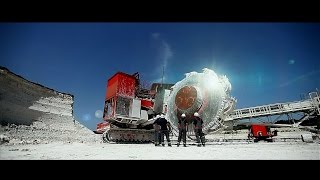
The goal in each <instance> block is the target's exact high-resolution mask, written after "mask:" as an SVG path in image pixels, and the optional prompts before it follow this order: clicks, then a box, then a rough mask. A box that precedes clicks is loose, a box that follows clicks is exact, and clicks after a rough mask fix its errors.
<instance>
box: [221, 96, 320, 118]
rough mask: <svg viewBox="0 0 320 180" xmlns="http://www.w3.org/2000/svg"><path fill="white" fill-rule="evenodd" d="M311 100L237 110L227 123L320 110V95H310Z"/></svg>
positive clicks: (319, 112)
mask: <svg viewBox="0 0 320 180" xmlns="http://www.w3.org/2000/svg"><path fill="white" fill-rule="evenodd" d="M309 95H310V99H307V100H303V101H294V102H289V103H276V104H269V105H264V106H256V107H251V108H243V109H237V110H235V111H234V112H233V113H231V114H230V115H229V116H228V117H227V118H226V120H225V121H231V120H238V119H244V118H254V117H260V116H268V115H276V114H283V113H290V112H299V111H306V110H317V111H318V114H320V110H319V102H320V100H319V95H318V93H316V92H312V93H309Z"/></svg>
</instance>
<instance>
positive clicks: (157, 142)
mask: <svg viewBox="0 0 320 180" xmlns="http://www.w3.org/2000/svg"><path fill="white" fill-rule="evenodd" d="M159 118H160V116H159V115H157V116H156V117H154V122H153V128H154V145H155V146H159V145H160V141H161V138H160V126H159V124H158V121H159Z"/></svg>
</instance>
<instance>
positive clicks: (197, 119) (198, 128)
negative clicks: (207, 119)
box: [193, 112, 205, 147]
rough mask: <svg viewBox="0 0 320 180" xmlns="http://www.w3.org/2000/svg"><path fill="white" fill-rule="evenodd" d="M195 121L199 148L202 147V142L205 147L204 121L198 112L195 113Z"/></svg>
mask: <svg viewBox="0 0 320 180" xmlns="http://www.w3.org/2000/svg"><path fill="white" fill-rule="evenodd" d="M193 116H194V119H193V125H194V132H195V134H196V138H197V144H198V145H197V146H199V147H200V146H201V144H200V141H201V143H202V145H203V146H205V142H204V141H205V139H204V133H203V132H202V125H203V120H202V119H201V118H200V116H199V114H198V112H195V113H194V114H193Z"/></svg>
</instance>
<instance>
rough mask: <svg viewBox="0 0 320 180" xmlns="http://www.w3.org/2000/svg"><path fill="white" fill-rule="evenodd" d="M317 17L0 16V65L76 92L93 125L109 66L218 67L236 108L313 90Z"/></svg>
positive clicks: (319, 39)
mask: <svg viewBox="0 0 320 180" xmlns="http://www.w3.org/2000/svg"><path fill="white" fill-rule="evenodd" d="M319 32H320V23H279V22H278V23H0V65H1V66H4V67H7V68H8V69H10V70H11V71H13V72H14V73H16V74H19V75H21V76H23V77H25V78H26V79H28V80H31V81H33V82H37V83H40V84H42V85H45V86H47V87H50V88H53V89H56V90H58V91H61V92H66V93H70V94H73V95H74V96H75V104H74V112H75V117H76V119H77V120H79V121H80V122H81V123H83V124H84V125H86V126H87V127H88V128H90V129H92V130H94V129H95V128H96V124H97V123H98V122H101V121H102V120H101V119H98V118H96V117H95V112H96V111H97V110H102V109H103V105H104V98H105V91H106V83H107V80H108V78H110V77H111V76H112V75H113V74H114V73H116V72H118V71H122V72H125V73H128V74H133V73H135V72H139V73H140V78H141V80H142V81H143V82H145V83H146V84H151V83H153V82H161V76H162V67H163V66H165V80H164V82H165V83H175V82H177V81H179V80H181V79H183V78H184V74H185V73H187V72H190V71H197V72H202V69H203V68H205V67H207V68H210V69H213V70H214V71H216V72H217V73H218V74H225V75H226V76H227V77H228V78H229V80H230V82H231V84H232V91H231V94H232V96H234V97H235V98H236V99H237V100H238V103H237V106H236V107H237V108H244V107H250V106H256V105H264V104H269V103H277V102H287V101H295V100H299V99H300V94H301V93H308V92H310V91H315V90H316V88H318V89H319V90H320V80H319V77H320V61H319V57H320V36H319Z"/></svg>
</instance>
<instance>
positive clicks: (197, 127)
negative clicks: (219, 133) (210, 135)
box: [153, 112, 205, 147]
mask: <svg viewBox="0 0 320 180" xmlns="http://www.w3.org/2000/svg"><path fill="white" fill-rule="evenodd" d="M191 122H192V123H193V128H194V132H195V135H196V141H197V146H199V147H200V146H201V144H202V145H203V146H205V137H204V133H203V132H202V127H203V120H202V119H201V117H200V116H199V113H198V112H195V113H194V114H193V118H192V121H191ZM153 124H154V129H155V143H154V144H155V146H159V145H160V144H162V146H165V144H164V136H166V139H167V142H168V146H171V142H170V137H169V132H170V131H171V125H170V123H169V121H168V120H166V119H165V116H164V114H161V115H160V116H159V115H157V116H156V120H155V121H154V123H153ZM188 126H189V124H188V121H187V118H186V114H184V113H183V114H181V116H180V117H179V118H178V129H179V136H178V143H177V146H178V147H179V145H180V142H181V139H182V141H183V146H184V147H186V146H187V132H188Z"/></svg>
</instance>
